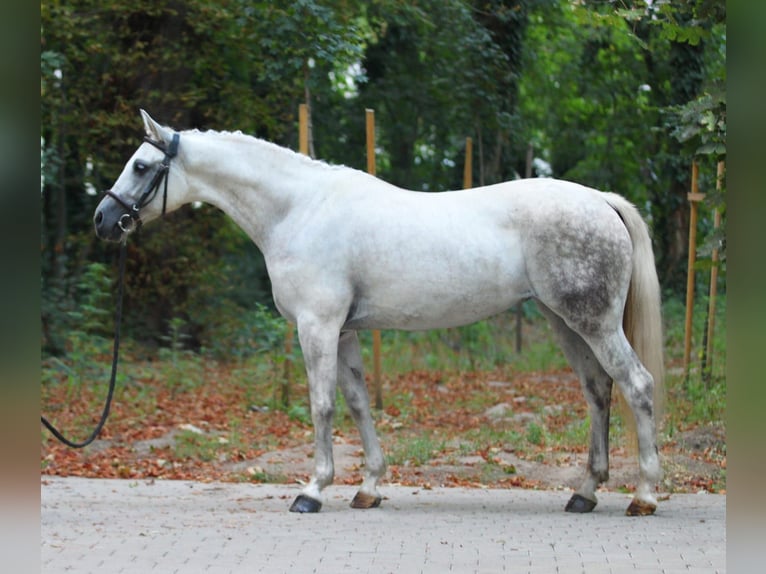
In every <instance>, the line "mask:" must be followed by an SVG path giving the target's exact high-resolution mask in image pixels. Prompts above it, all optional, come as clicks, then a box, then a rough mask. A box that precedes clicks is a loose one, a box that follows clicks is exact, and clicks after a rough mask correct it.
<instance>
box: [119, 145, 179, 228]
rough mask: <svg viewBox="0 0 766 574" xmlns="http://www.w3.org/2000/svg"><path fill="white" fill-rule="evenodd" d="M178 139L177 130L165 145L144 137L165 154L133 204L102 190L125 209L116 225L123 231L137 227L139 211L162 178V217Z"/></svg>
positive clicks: (149, 199) (153, 196) (153, 194)
mask: <svg viewBox="0 0 766 574" xmlns="http://www.w3.org/2000/svg"><path fill="white" fill-rule="evenodd" d="M180 139H181V136H180V135H179V134H178V132H175V133H174V134H173V139H172V140H171V141H170V145H168V146H167V147H165V146H164V145H163V144H162V143H161V142H156V141H154V140H153V139H150V138H149V137H145V138H144V141H145V142H146V143H148V144H151V145H153V146H154V147H156V148H157V149H158V150H160V151H161V152H163V153H164V154H165V157H164V158H162V162H160V167H159V168H158V169H157V171H156V172H155V174H154V177H153V178H152V181H150V182H149V185H148V186H147V187H146V190H145V191H144V193H143V194H141V197H139V198H138V201H136V202H135V203H134V204H133V205H129V204H128V203H127V202H125V201H124V200H123V199H122V198H121V197H120V196H119V195H117V194H116V193H114V192H113V191H112V190H111V189H107V190H106V191H104V195H108V196H109V197H111V198H112V199H114V200H115V201H116V202H117V203H119V204H120V205H121V206H122V207H123V209H125V213H124V214H123V215H122V216H121V217H120V219H119V220H118V221H117V225H118V226H119V227H120V229H122V230H123V231H124V232H125V233H129V232H130V231H132V230H133V229H134V228H135V227H138V226H140V225H141V223H142V222H141V215H140V211H141V209H142V208H143V207H144V206H145V205H146V204H148V203H149V202H151V201H152V200H153V199H154V198H155V196H156V195H157V191H158V190H159V189H160V186H161V185H162V183H163V180H164V182H165V186H164V190H163V193H162V216H163V217H164V216H165V209H166V206H167V202H168V172H169V171H170V160H171V159H173V158H174V157H176V156H177V155H178V141H179V140H180Z"/></svg>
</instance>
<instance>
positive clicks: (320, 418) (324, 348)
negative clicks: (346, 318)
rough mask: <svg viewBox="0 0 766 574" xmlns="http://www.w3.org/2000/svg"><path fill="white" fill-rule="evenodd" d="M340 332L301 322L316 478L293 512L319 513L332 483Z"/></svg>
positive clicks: (314, 322) (322, 324)
mask: <svg viewBox="0 0 766 574" xmlns="http://www.w3.org/2000/svg"><path fill="white" fill-rule="evenodd" d="M339 333H340V332H339V329H337V328H333V326H331V325H328V324H327V323H325V322H322V321H319V320H317V319H316V318H314V317H310V318H303V319H299V321H298V339H299V340H300V344H301V349H302V351H303V357H304V361H305V363H306V372H307V374H308V379H309V395H310V397H311V420H312V422H313V423H314V475H313V476H312V477H311V480H310V481H309V483H308V484H307V485H306V487H305V488H304V489H303V491H302V492H301V494H300V495H298V497H297V498H296V499H295V501H294V502H293V504H292V506H291V507H290V511H291V512H319V510H320V509H321V508H322V489H324V487H326V486H327V485H329V484H331V483H332V480H333V476H334V474H335V468H334V463H333V457H332V423H333V416H334V414H335V388H336V384H337V379H338V337H339Z"/></svg>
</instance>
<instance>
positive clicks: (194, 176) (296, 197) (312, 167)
mask: <svg viewBox="0 0 766 574" xmlns="http://www.w3.org/2000/svg"><path fill="white" fill-rule="evenodd" d="M193 137H194V139H193V141H192V142H190V143H191V144H192V145H190V146H189V147H190V157H189V161H188V165H187V167H186V170H187V177H188V179H189V186H190V191H191V194H190V197H189V201H202V202H205V203H210V204H212V205H215V206H216V207H218V208H219V209H221V210H222V211H223V212H225V213H226V214H227V215H228V216H229V217H231V218H232V219H233V220H234V221H235V223H237V225H239V226H240V227H241V228H242V229H243V230H244V231H245V233H247V234H248V235H249V236H250V238H251V239H252V240H253V241H255V243H256V244H257V245H258V246H259V248H260V249H261V250H264V249H265V248H266V247H267V246H268V243H269V238H270V236H271V231H272V230H273V229H274V227H275V226H277V225H278V224H279V223H280V222H281V221H282V220H284V218H285V217H287V216H288V215H289V214H290V213H291V212H292V211H293V210H294V209H295V208H296V206H299V205H302V204H303V203H305V202H303V201H302V200H301V197H302V196H303V195H305V193H306V192H307V190H311V192H312V196H314V195H315V194H317V193H321V189H322V186H321V185H320V184H319V182H320V181H321V180H322V177H321V176H322V172H323V171H324V169H323V167H322V166H321V165H320V164H318V163H317V162H312V161H311V160H309V159H308V158H306V157H303V156H300V155H298V154H296V153H294V152H292V151H290V150H288V149H286V148H280V147H278V146H275V145H273V144H270V143H268V142H265V141H263V140H259V139H256V138H251V137H247V136H240V135H236V134H218V133H201V134H196V135H194V136H193ZM182 140H183V138H182Z"/></svg>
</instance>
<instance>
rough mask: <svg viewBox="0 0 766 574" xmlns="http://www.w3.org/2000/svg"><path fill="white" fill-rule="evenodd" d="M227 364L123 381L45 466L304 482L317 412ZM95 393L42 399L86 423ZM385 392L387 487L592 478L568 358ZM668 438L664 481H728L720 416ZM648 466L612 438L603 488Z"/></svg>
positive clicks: (344, 440) (394, 385) (679, 486)
mask: <svg viewBox="0 0 766 574" xmlns="http://www.w3.org/2000/svg"><path fill="white" fill-rule="evenodd" d="M228 376H229V374H228V373H223V372H216V373H208V375H207V378H208V382H206V383H205V384H204V385H201V386H199V387H197V388H194V389H189V390H186V391H184V392H182V393H175V392H172V391H169V390H168V389H166V388H163V387H161V386H156V387H152V385H153V384H155V383H156V381H155V382H152V381H144V382H143V384H142V385H141V386H140V387H139V386H138V385H135V386H134V387H132V388H127V389H125V390H124V391H123V393H124V394H123V395H122V396H118V397H117V398H116V403H115V405H114V408H113V412H112V415H111V418H110V420H109V422H108V424H107V426H106V428H105V430H104V432H103V434H102V437H101V438H100V439H99V440H98V441H96V443H94V445H92V446H90V447H88V448H86V449H84V450H80V451H74V450H72V449H68V448H67V447H64V446H63V445H61V444H59V443H57V441H55V439H53V438H52V437H49V436H46V435H43V442H42V445H41V467H42V474H49V475H61V476H67V475H75V476H89V477H99V478H108V477H119V478H136V479H139V478H161V479H191V480H203V481H206V480H224V481H251V482H283V483H298V484H300V483H302V482H305V481H306V480H308V478H309V476H310V474H311V472H312V466H313V432H312V427H311V424H310V421H309V419H308V417H307V412H305V411H304V413H303V416H298V417H296V416H295V415H294V414H293V415H292V416H291V415H289V414H288V413H286V412H284V411H282V410H277V409H269V408H267V407H265V406H258V405H253V404H252V402H251V401H252V399H253V396H252V393H250V394H248V392H247V391H245V390H242V388H243V387H242V385H234V384H232V383H231V380H230V379H228V378H227V377H228ZM57 392H58V393H59V394H56V393H57ZM131 393H134V394H133V395H131ZM94 397H95V395H94V396H92V397H87V396H80V397H77V400H73V399H72V397H71V396H69V395H67V394H66V389H65V388H64V387H63V386H62V388H61V389H59V388H58V387H55V386H52V387H51V388H50V389H49V390H48V391H47V392H46V393H45V394H44V396H43V401H44V404H45V405H48V406H49V408H51V406H52V405H57V406H58V407H59V408H58V409H57V410H56V411H55V413H54V414H56V417H57V418H56V421H57V423H58V424H59V426H61V427H62V428H64V429H71V428H73V427H74V426H75V425H76V424H77V423H78V422H79V424H81V425H82V426H83V427H85V428H87V427H88V423H87V422H83V421H87V420H88V418H93V416H94V414H93V413H94V412H95V411H97V408H93V406H92V404H98V400H97V398H94ZM384 397H385V407H386V408H385V409H384V411H382V412H376V414H375V417H376V420H377V427H378V435H379V437H380V439H381V442H382V446H383V449H384V452H385V453H386V454H387V455H391V454H392V453H393V454H394V455H396V456H394V458H393V459H391V460H390V462H389V468H388V472H387V473H386V476H385V479H384V480H383V481H382V485H385V484H402V485H408V486H421V487H423V488H429V487H436V486H469V487H470V486H474V487H480V488H487V487H488V488H502V487H510V486H514V487H522V488H537V489H572V488H576V487H577V486H578V485H579V482H580V480H581V479H582V476H583V473H584V471H585V467H586V464H587V457H588V454H587V429H586V428H585V426H584V425H583V421H584V420H585V418H586V416H587V407H586V405H585V401H584V400H583V398H582V394H581V392H580V388H579V382H578V381H577V379H576V377H575V376H574V375H573V374H572V373H571V371H569V370H566V369H565V370H560V371H552V372H546V373H529V374H525V375H523V376H515V377H513V380H512V382H511V381H507V380H504V379H502V378H500V376H498V374H497V373H495V374H493V373H474V374H444V373H438V372H413V373H407V374H406V375H401V376H398V377H394V378H392V379H390V380H388V381H387V382H386V385H385V388H384ZM85 399H89V400H90V402H89V401H88V400H85ZM337 418H339V419H340V422H339V424H337V425H336V431H335V434H334V456H335V471H336V479H335V482H336V483H342V484H359V483H360V482H361V477H362V472H363V465H364V458H363V453H362V449H361V443H360V441H359V439H358V433H357V432H356V429H355V428H353V425H352V424H351V423H350V419H349V417H348V414H347V413H345V414H344V413H342V412H340V413H339V414H338V417H337ZM676 426H678V425H676ZM572 428H574V429H578V428H579V431H578V432H579V434H576V435H575V437H574V438H568V439H566V440H564V439H562V438H561V437H563V436H568V435H567V433H568V432H570V429H572ZM541 429H544V430H541ZM533 431H535V432H537V435H533V434H532V432H533ZM83 434H84V431H83ZM661 437H662V439H661V444H660V451H661V452H660V454H661V459H662V463H663V469H664V477H663V479H662V481H661V483H660V484H659V485H658V490H659V491H660V492H661V493H668V494H671V493H674V492H698V491H701V490H707V491H710V492H725V489H726V434H725V428H724V427H723V425H722V424H720V423H715V424H695V425H688V428H682V429H681V430H675V431H674V433H673V434H672V436H668V432H667V430H666V431H663V433H661ZM419 439H423V440H425V439H428V440H430V441H431V442H428V440H425V442H424V444H425V445H426V447H425V449H426V452H419V453H416V454H417V456H415V455H414V454H413V455H410V454H407V449H410V450H412V449H413V447H414V446H417V445H418V444H420V443H418V440H419ZM532 439H534V440H532ZM423 440H421V443H423ZM613 442H618V441H613ZM421 446H422V445H421ZM421 450H422V448H421ZM402 452H404V454H402ZM397 453H399V454H397ZM637 473H638V468H637V462H636V455H635V454H631V453H629V452H626V450H625V449H624V448H621V447H619V446H616V447H615V446H613V447H612V448H611V452H610V479H609V481H608V482H607V483H606V484H605V485H604V488H605V489H607V490H616V491H625V492H629V491H631V490H632V489H633V488H634V487H635V483H636V479H637Z"/></svg>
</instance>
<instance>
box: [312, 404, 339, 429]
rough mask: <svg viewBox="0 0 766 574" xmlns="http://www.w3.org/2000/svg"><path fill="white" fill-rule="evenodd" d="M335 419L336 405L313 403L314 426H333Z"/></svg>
mask: <svg viewBox="0 0 766 574" xmlns="http://www.w3.org/2000/svg"><path fill="white" fill-rule="evenodd" d="M333 417H335V405H334V404H332V403H320V402H319V401H317V402H316V403H314V402H313V401H312V403H311V418H312V420H313V422H314V425H315V426H316V425H321V424H331V423H332V420H333Z"/></svg>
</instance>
